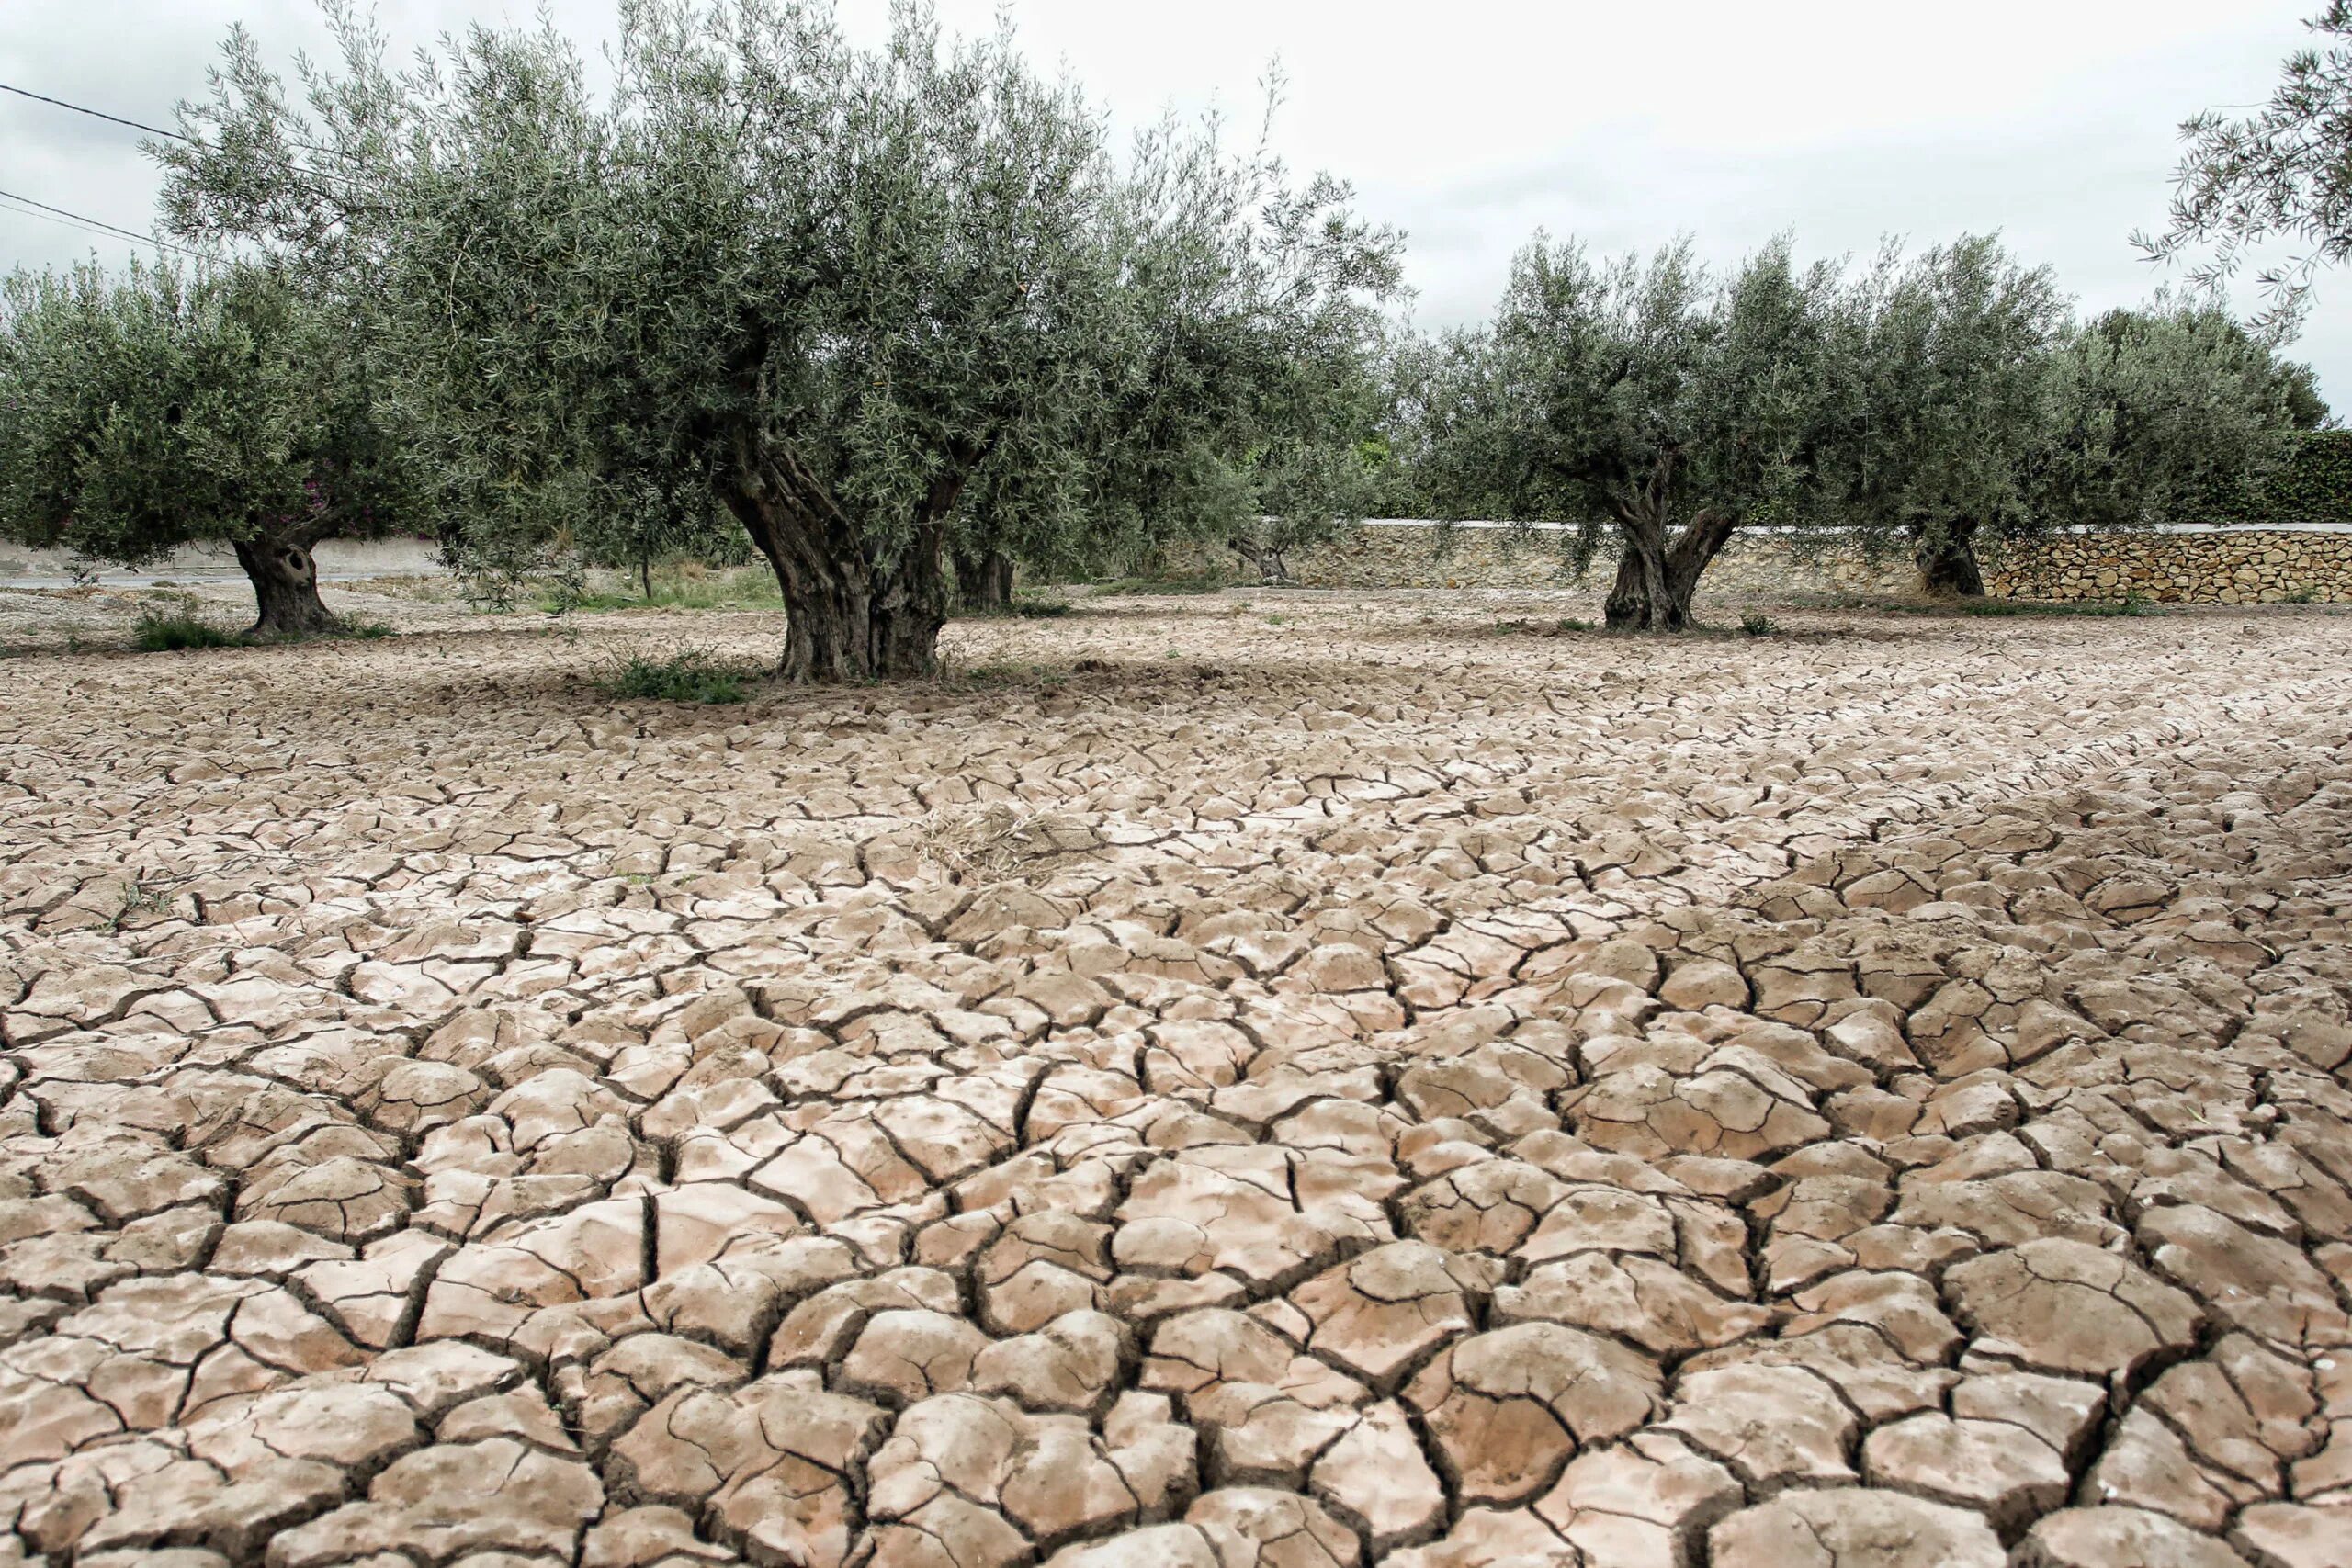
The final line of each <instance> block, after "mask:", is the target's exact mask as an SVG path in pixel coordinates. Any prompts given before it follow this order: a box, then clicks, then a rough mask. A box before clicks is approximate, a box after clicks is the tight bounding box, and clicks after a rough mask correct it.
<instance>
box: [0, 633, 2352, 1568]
mask: <svg viewBox="0 0 2352 1568" xmlns="http://www.w3.org/2000/svg"><path fill="white" fill-rule="evenodd" d="M385 603H386V604H390V605H393V606H394V609H393V610H392V611H391V612H390V614H393V615H403V614H405V615H407V616H408V619H407V620H406V622H405V623H404V624H405V625H406V626H409V627H411V628H413V629H411V630H410V631H409V634H408V635H404V636H401V637H397V638H392V639H388V640H384V641H378V642H354V643H343V644H329V645H316V646H311V647H304V648H277V649H227V650H219V651H214V652H208V653H202V654H189V655H182V656H147V657H138V656H126V655H81V656H67V655H62V654H49V653H44V654H37V655H28V656H18V657H16V658H12V659H9V660H6V663H5V665H0V677H5V678H6V688H5V692H0V1031H5V1043H6V1050H5V1053H0V1292H5V1295H0V1346H5V1347H6V1348H0V1525H6V1526H7V1527H8V1528H9V1529H12V1530H13V1532H14V1534H13V1537H12V1538H11V1537H6V1536H0V1562H9V1561H13V1559H11V1558H10V1556H9V1552H10V1551H11V1550H12V1548H11V1547H10V1546H9V1545H7V1544H6V1541H7V1540H10V1539H13V1540H15V1541H16V1542H17V1545H16V1546H15V1547H14V1548H13V1550H14V1551H17V1553H18V1554H20V1555H21V1556H23V1557H26V1558H33V1557H36V1556H38V1555H39V1554H42V1553H46V1554H49V1558H50V1560H51V1561H52V1562H74V1563H76V1564H85V1565H86V1564H101V1563H104V1564H111V1563H115V1562H134V1561H136V1562H165V1563H168V1564H170V1565H171V1568H198V1565H199V1564H218V1563H220V1562H222V1561H223V1560H225V1561H226V1562H235V1563H244V1562H264V1561H266V1562H268V1563H270V1564H273V1565H275V1568H311V1565H320V1568H323V1565H325V1564H340V1563H352V1564H358V1563H366V1564H368V1568H392V1565H393V1564H396V1563H430V1564H435V1565H438V1564H443V1563H456V1562H461V1561H462V1562H468V1563H469V1564H470V1565H472V1568H492V1564H500V1565H504V1564H513V1563H520V1562H563V1563H576V1564H582V1565H583V1568H585V1565H590V1564H593V1565H596V1568H650V1565H653V1564H657V1563H661V1564H678V1565H683V1564H688V1563H705V1562H759V1563H780V1562H791V1563H808V1564H819V1563H822V1564H833V1563H840V1562H856V1563H865V1564H874V1565H883V1564H889V1565H897V1564H918V1563H922V1564H932V1563H952V1564H956V1568H996V1565H1001V1564H1013V1563H1021V1562H1048V1561H1050V1562H1055V1563H1057V1564H1064V1565H1067V1564H1072V1563H1084V1564H1086V1565H1087V1568H1113V1565H1114V1564H1115V1565H1118V1568H1128V1565H1134V1568H1145V1565H1157V1564H1163V1563H1165V1564H1185V1565H1193V1564H1197V1565H1199V1568H1212V1565H1214V1568H1293V1565H1311V1564H1323V1563H1354V1562H1391V1563H1396V1564H1399V1565H1406V1564H1409V1565H1412V1568H1441V1565H1442V1568H1478V1565H1483V1564H1501V1563H1505V1562H1510V1563H1537V1564H1574V1563H1577V1562H1587V1563H1591V1564H1595V1565H1610V1568H1615V1565H1619V1564H1624V1565H1634V1568H1639V1565H1645V1564H1657V1565H1658V1568H1685V1565H1691V1564H1700V1563H1706V1564H1712V1565H1713V1568H1766V1565H1775V1568H1777V1565H1779V1564H1784V1563H1791V1564H1815V1563H1818V1564H1834V1565H1835V1568H1863V1565H1874V1564H1884V1565H1889V1568H1893V1565H1896V1564H1911V1563H1919V1564H1963V1565H1973V1564H1987V1565H1991V1564H1999V1563H2004V1562H2009V1561H2011V1555H2012V1553H2013V1552H2014V1553H2015V1554H2016V1561H2018V1562H2021V1563H2037V1564H2039V1563H2054V1564H2070V1565H2071V1564H2081V1565H2083V1568H2091V1565H2094V1564H2109V1563H2119V1562H2147V1563H2150V1564H2175V1563H2177V1564H2183V1565H2204V1564H2229V1563H2234V1562H2245V1563H2251V1564H2256V1565H2257V1568H2259V1565H2265V1564H2277V1563H2285V1564H2293V1565H2296V1568H2301V1565H2304V1564H2313V1565H2316V1564H2322V1563H2335V1562H2345V1561H2347V1560H2352V1551H2347V1543H2352V1316H2347V1307H2352V1067H2347V1061H2352V1026H2348V1025H2347V1022H2346V1019H2347V1003H2352V935H2348V934H2347V931H2346V923H2347V919H2352V750H2347V741H2348V740H2352V666H2347V662H2346V653H2347V651H2352V617H2337V616H2331V615H2325V614H2321V613H2309V612H2307V613H2300V614H2298V613H2291V612H2289V613H2273V614H2267V615H2190V616H2155V617H2148V618H2143V619H2116V620H2051V621H2022V620H2009V621H1974V620H1964V619H1938V618H1918V617H1907V616H1904V617H1897V616H1878V615H1833V614H1829V613H1826V612H1792V611H1776V612H1775V614H1776V615H1777V616H1778V618H1779V619H1781V621H1783V622H1784V623H1785V624H1786V625H1787V626H1789V627H1790V628H1791V629H1790V632H1789V634H1788V635H1785V636H1781V637H1768V638H1759V639H1755V640H1748V639H1742V638H1709V639H1696V640H1691V641H1689V642H1684V643H1668V642H1660V641H1653V640H1646V639H1644V640H1633V641H1626V640H1617V639H1605V638H1602V637H1598V636H1589V635H1563V636H1545V635H1537V634H1535V633H1532V632H1530V631H1525V630H1521V631H1515V632H1498V631H1497V630H1496V629H1494V623H1495V622H1496V621H1497V620H1498V619H1505V620H1521V621H1525V622H1528V623H1530V624H1534V625H1548V624H1549V623H1550V621H1552V620H1553V619H1556V618H1557V617H1558V616H1559V615H1564V614H1568V613H1572V612H1574V611H1575V610H1576V609H1577V605H1576V604H1573V603H1571V602H1568V601H1565V600H1561V599H1557V598H1554V597H1550V596H1543V595H1489V596H1484V597H1479V598H1469V597H1466V596H1461V595H1455V596H1439V595H1430V596H1421V595H1412V594H1385V595H1371V596H1365V597H1362V598H1356V599H1350V598H1346V597H1343V596H1337V595H1330V596H1326V595H1312V594H1300V595H1287V594H1286V595H1280V596H1274V597H1269V596H1263V595H1261V596H1258V597H1257V598H1256V599H1255V601H1254V602H1253V603H1252V604H1250V607H1248V608H1244V609H1237V608H1236V604H1237V603H1238V601H1237V600H1235V599H1233V598H1231V597H1210V598H1203V599H1195V600H1129V601H1120V602H1103V603H1101V604H1096V605H1091V606H1089V607H1087V608H1086V609H1085V610H1083V611H1081V612H1080V613H1079V614H1074V615H1069V616H1067V617H1064V618H1061V619H1058V620H1053V621H1033V622H1021V621H1013V622H997V623H980V624H960V625H958V626H955V627H953V628H951V630H950V633H949V637H948V650H949V653H950V655H951V666H952V669H953V670H955V671H961V673H958V674H955V675H953V676H951V678H950V679H948V680H946V681H944V682H941V683H939V684H937V685H933V686H922V687H914V688H908V687H897V688H877V689H874V690H868V691H856V692H846V693H843V692H834V693H820V694H809V693H791V692H778V691H768V692H765V693H763V694H762V695H761V696H760V697H759V698H758V699H757V700H755V701H753V702H752V703H750V704H747V705H741V706H734V707H680V706H673V705H660V704H633V703H614V702H612V701H610V700H607V699H605V698H603V697H600V696H599V695H597V694H596V693H595V690H594V686H593V677H594V673H595V671H596V670H597V669H598V668H599V667H600V665H601V663H602V661H604V660H609V659H610V658H611V657H612V656H613V655H614V654H615V653H616V651H618V650H620V649H625V648H630V647H638V646H647V645H660V644H663V643H666V642H677V641H683V640H692V641H695V642H700V643H705V644H716V645H717V646H718V649H720V650H721V651H732V652H739V653H743V654H753V653H757V654H761V655H766V654H769V653H772V651H773V644H774V641H775V635H774V633H775V628H774V626H773V623H772V621H771V620H770V619H769V618H767V617H763V616H753V615H741V616H724V615H699V616H692V617H687V616H672V617H662V616H635V617H632V616H605V617H596V616H587V617H579V618H577V620H576V622H573V623H567V624H566V626H563V627H551V626H550V623H548V622H546V621H545V620H543V619H540V618H537V617H515V618H513V619H511V620H505V621H492V620H481V619H476V618H469V617H462V616H459V615H456V614H455V613H453V612H448V611H444V610H426V611H415V612H401V611H399V610H398V609H397V602H396V601H390V600H387V601H385ZM167 1549H168V1551H167ZM109 1554H115V1555H109ZM2135 1554H2136V1555H2135Z"/></svg>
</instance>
